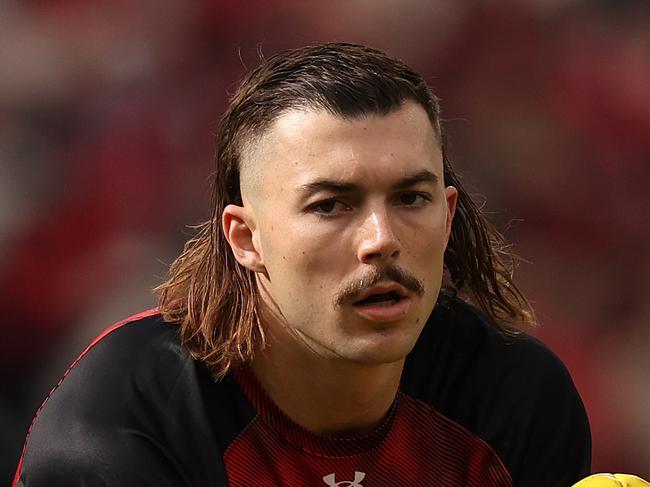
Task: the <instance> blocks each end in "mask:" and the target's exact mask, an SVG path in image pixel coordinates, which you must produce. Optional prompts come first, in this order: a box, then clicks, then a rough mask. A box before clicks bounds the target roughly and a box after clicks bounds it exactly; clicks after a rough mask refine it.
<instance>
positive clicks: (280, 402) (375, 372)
mask: <svg viewBox="0 0 650 487" xmlns="http://www.w3.org/2000/svg"><path fill="white" fill-rule="evenodd" d="M284 338H285V340H282V339H277V337H272V336H269V339H270V340H269V343H268V347H267V348H266V349H265V350H264V351H262V352H261V353H259V354H258V355H257V356H256V357H255V359H254V360H253V362H252V364H251V368H252V370H253V372H254V374H255V376H256V377H257V380H258V381H259V382H260V384H261V385H262V387H263V388H264V389H265V391H266V393H267V394H268V395H269V397H270V398H271V399H272V400H273V402H274V403H275V404H276V405H277V406H278V407H279V408H280V409H281V410H282V411H283V412H284V413H285V414H286V415H287V416H289V418H291V419H292V420H293V421H295V422H296V423H298V424H299V425H300V426H302V427H304V428H306V429H308V430H310V431H313V432H315V433H320V434H323V435H330V436H352V435H359V434H363V433H367V432H370V431H372V430H374V429H375V428H376V427H377V426H379V425H380V424H381V422H382V420H383V419H384V417H385V416H386V414H387V413H388V411H389V409H390V407H391V405H392V403H393V401H394V399H395V395H396V394H397V389H398V387H399V382H400V377H401V373H402V368H403V365H404V360H400V361H398V362H394V363H388V364H371V365H370V364H359V363H355V362H352V361H349V360H344V359H341V358H332V357H323V356H320V355H317V354H316V353H314V352H313V351H311V350H309V348H307V347H306V346H305V344H300V343H299V342H298V341H297V340H296V339H295V338H292V337H286V336H285V337H284ZM287 338H288V339H287Z"/></svg>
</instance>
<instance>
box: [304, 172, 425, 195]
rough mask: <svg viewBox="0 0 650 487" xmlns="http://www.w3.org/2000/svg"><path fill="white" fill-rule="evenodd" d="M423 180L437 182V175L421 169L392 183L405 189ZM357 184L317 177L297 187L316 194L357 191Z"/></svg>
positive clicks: (397, 187) (394, 186)
mask: <svg viewBox="0 0 650 487" xmlns="http://www.w3.org/2000/svg"><path fill="white" fill-rule="evenodd" d="M423 182H433V183H437V182H438V176H436V175H435V174H433V173H432V172H431V171H427V170H423V171H420V172H418V173H416V174H413V175H411V176H406V177H403V178H402V179H400V180H399V181H397V183H395V184H394V185H393V188H394V189H406V188H410V187H411V186H415V185H416V184H418V183H423ZM358 190H359V186H358V185H357V184H355V183H349V182H346V181H340V180H336V179H317V180H315V181H312V182H311V183H307V184H303V185H302V186H300V187H299V188H298V191H299V192H301V193H307V194H316V193H319V192H321V191H329V192H332V193H352V192H354V191H358Z"/></svg>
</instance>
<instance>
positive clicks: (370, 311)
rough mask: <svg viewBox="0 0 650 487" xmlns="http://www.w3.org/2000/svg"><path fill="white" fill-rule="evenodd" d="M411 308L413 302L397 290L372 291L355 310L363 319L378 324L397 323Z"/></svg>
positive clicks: (357, 302)
mask: <svg viewBox="0 0 650 487" xmlns="http://www.w3.org/2000/svg"><path fill="white" fill-rule="evenodd" d="M410 306H411V300H410V299H409V298H408V297H407V296H406V295H403V294H401V293H400V292H399V291H397V290H390V291H384V290H376V291H374V292H373V290H370V291H369V293H368V294H367V295H366V296H365V297H364V298H362V299H360V300H359V301H356V302H355V303H353V308H354V310H355V311H356V312H357V314H359V315H360V316H361V317H362V318H365V319H367V320H370V321H377V322H382V323H385V322H390V321H396V320H399V319H400V318H402V317H404V316H405V315H406V314H407V313H408V310H409V308H410Z"/></svg>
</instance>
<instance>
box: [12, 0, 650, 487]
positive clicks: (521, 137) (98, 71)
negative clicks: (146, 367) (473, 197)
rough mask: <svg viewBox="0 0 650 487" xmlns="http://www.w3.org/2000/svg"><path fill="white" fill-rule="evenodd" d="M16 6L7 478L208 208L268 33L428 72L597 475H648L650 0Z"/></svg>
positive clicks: (61, 2)
mask: <svg viewBox="0 0 650 487" xmlns="http://www.w3.org/2000/svg"><path fill="white" fill-rule="evenodd" d="M0 10H1V14H0V66H2V68H1V69H2V76H0V256H1V260H0V309H2V310H3V314H2V325H3V328H2V330H3V336H4V338H3V340H2V341H1V344H0V366H1V368H0V373H1V374H2V377H1V379H2V380H0V431H2V435H1V437H0V483H1V482H2V481H3V480H4V479H6V480H7V482H6V483H9V481H10V478H11V475H12V473H13V469H14V468H15V465H16V463H17V460H18V457H19V455H20V449H21V448H22V442H23V439H24V435H25V432H26V430H27V427H28V425H29V422H30V420H31V418H32V415H33V414H34V412H35V410H36V408H37V407H38V405H39V404H40V402H41V400H42V399H43V397H44V396H45V395H46V394H47V392H48V390H49V389H50V388H51V387H52V386H53V385H54V383H55V382H56V380H57V379H58V377H59V376H60V375H61V373H62V372H63V370H64V369H65V367H66V365H67V364H68V363H69V362H71V361H72V360H73V359H74V357H75V356H76V355H77V354H78V353H79V352H80V351H81V350H82V349H83V347H84V345H85V343H87V342H88V341H89V340H90V339H91V338H92V337H93V336H94V335H96V334H97V333H98V332H99V331H100V330H101V329H102V328H104V327H106V326H107V325H109V324H110V323H112V322H114V321H117V320H118V319H120V318H121V317H123V316H125V315H127V314H131V313H133V312H136V311H138V310H140V309H143V308H146V307H151V306H153V305H154V304H155V303H154V300H153V298H152V295H151V292H150V290H151V288H152V287H154V286H155V285H156V284H157V283H159V282H160V280H161V277H162V276H163V275H164V273H165V270H166V264H168V263H169V262H171V260H172V259H173V258H174V256H175V255H176V254H177V253H178V252H179V250H180V249H181V247H182V244H183V242H184V241H185V240H186V238H187V237H188V235H190V234H191V230H189V229H188V228H187V225H191V224H196V223H199V222H200V221H202V220H203V219H205V218H206V217H207V216H208V211H207V208H208V184H207V178H208V175H209V173H210V172H211V170H212V153H213V150H214V147H213V132H214V129H215V127H216V122H217V120H218V118H219V116H220V114H221V112H222V111H223V109H224V107H225V106H226V103H227V99H228V94H230V93H232V92H233V90H234V86H235V82H236V80H237V79H238V78H239V77H240V76H241V75H242V74H243V72H245V71H246V69H247V68H250V67H252V66H255V65H256V64H257V63H258V54H259V52H262V53H264V54H266V55H269V54H272V53H274V52H276V51H278V50H280V49H284V48H288V47H295V46H300V45H304V44H307V43H311V42H315V41H350V42H359V43H363V44H367V45H370V46H373V47H377V48H379V49H382V50H385V51H386V52H388V53H390V54H392V55H394V56H397V57H400V58H401V59H403V60H404V61H406V62H407V63H408V64H410V65H412V66H413V67H415V68H416V69H417V70H419V71H420V72H421V73H422V74H424V75H425V77H426V79H427V80H428V81H429V82H430V84H431V85H432V87H433V88H434V91H435V92H436V93H437V94H438V95H439V96H440V97H441V98H442V104H443V110H444V114H445V117H446V118H447V119H448V123H447V128H448V130H449V132H450V136H451V142H452V145H451V157H452V160H454V161H455V164H456V166H457V167H458V169H459V170H460V172H461V173H462V174H463V175H464V180H465V182H466V184H467V185H469V186H470V188H474V189H475V191H476V192H479V193H481V194H483V195H484V196H485V197H486V201H487V203H486V208H487V209H488V210H489V211H490V212H492V217H493V219H494V221H495V222H497V223H498V224H499V225H500V227H501V228H502V229H504V230H505V232H506V235H507V236H508V237H509V238H510V239H511V240H512V241H513V242H514V244H515V249H516V250H517V251H518V252H519V254H521V255H522V256H523V257H524V258H525V259H526V260H527V261H528V262H527V263H525V264H523V265H522V266H521V268H520V269H519V276H518V277H519V281H520V282H521V284H522V286H523V288H524V289H525V290H526V291H527V293H528V295H529V296H530V298H531V299H532V300H533V302H534V303H535V304H536V306H537V310H538V314H539V317H540V321H541V327H540V328H539V329H537V330H536V331H535V333H536V334H537V335H538V336H540V337H541V338H542V339H543V340H544V341H545V342H546V343H548V344H549V345H550V346H551V348H552V349H553V350H555V351H556V353H557V354H558V355H560V357H561V358H562V359H563V360H564V361H565V363H566V364H567V366H568V367H569V369H570V371H571V373H572V375H573V377H574V380H575V382H576V385H577V386H578V389H579V390H580V392H581V394H582V397H583V400H584V402H585V405H586V407H587V411H588V413H589V416H590V420H591V425H592V430H593V441H594V450H593V451H594V456H593V458H594V462H593V468H594V470H595V471H626V472H634V473H637V474H639V475H642V476H645V477H650V460H649V459H650V353H649V351H648V347H649V346H650V327H649V326H648V325H650V304H649V303H650V300H649V299H648V298H649V297H650V279H649V278H648V277H649V275H650V272H649V271H650V250H649V243H650V238H649V237H650V233H649V231H648V220H647V214H648V208H649V207H650V205H649V203H650V198H649V197H648V183H649V182H650V177H649V175H650V171H649V170H648V164H649V162H650V161H649V156H650V149H649V145H648V140H649V137H648V135H649V134H650V2H647V1H646V0H638V1H630V0H610V1H579V0H499V1H497V0H494V1H490V0H481V1H479V0H471V1H470V0H456V1H452V0H399V1H397V0H382V1H370V0H330V1H328V2H303V1H298V0H294V1H284V2H269V1H263V0H245V1H239V2H234V1H230V2H227V1H222V2H214V1H208V0H202V1H199V0H196V1H193V2H187V1H183V0H146V1H145V0H142V1H139V2H131V1H126V0H115V1H112V2H100V1H98V0H85V1H81V0H13V1H6V2H3V6H2V8H1V9H0ZM644 215H646V216H645V217H644ZM553 447H554V445H549V448H553Z"/></svg>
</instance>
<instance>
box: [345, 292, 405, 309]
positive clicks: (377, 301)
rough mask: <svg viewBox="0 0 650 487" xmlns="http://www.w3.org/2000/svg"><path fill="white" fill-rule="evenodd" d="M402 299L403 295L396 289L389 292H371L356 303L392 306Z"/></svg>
mask: <svg viewBox="0 0 650 487" xmlns="http://www.w3.org/2000/svg"><path fill="white" fill-rule="evenodd" d="M400 299H402V296H400V295H399V294H398V293H397V292H396V291H390V292H387V293H378V294H371V295H370V296H368V297H366V298H364V299H362V300H360V301H357V302H356V303H354V305H355V306H368V305H373V306H392V305H393V304H395V303H397V302H398V301H399V300H400Z"/></svg>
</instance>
